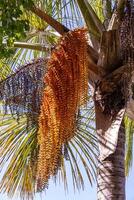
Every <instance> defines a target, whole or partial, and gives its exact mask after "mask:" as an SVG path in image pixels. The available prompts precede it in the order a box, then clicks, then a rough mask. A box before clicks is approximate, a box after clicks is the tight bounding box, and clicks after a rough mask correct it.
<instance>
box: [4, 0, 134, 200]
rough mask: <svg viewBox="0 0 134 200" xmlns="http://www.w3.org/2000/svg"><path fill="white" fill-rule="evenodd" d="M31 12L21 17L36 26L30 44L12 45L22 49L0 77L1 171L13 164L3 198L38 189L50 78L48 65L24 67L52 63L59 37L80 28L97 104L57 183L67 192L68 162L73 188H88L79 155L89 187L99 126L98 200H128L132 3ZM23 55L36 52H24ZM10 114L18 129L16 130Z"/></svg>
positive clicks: (44, 7) (41, 5)
mask: <svg viewBox="0 0 134 200" xmlns="http://www.w3.org/2000/svg"><path fill="white" fill-rule="evenodd" d="M27 10H30V12H31V13H30V16H31V18H30V17H29V11H28V13H27V12H26V14H25V15H24V14H23V18H25V19H30V20H31V21H30V22H29V23H30V24H31V27H32V28H31V30H30V32H29V33H28V34H27V37H26V39H25V42H22V41H21V42H15V43H14V47H19V49H17V50H16V51H15V54H14V57H13V59H8V60H6V63H8V65H6V66H7V67H6V68H4V72H2V73H1V74H2V75H1V79H2V81H1V84H0V93H1V100H2V101H3V102H2V104H4V105H5V109H4V110H5V111H6V113H5V118H4V121H3V122H2V123H3V124H2V126H4V128H3V129H2V131H1V133H2V134H1V140H0V144H1V149H2V151H1V152H2V153H1V165H3V163H5V162H6V160H7V158H10V160H11V162H10V163H9V166H8V168H7V171H6V173H5V175H4V177H3V179H2V182H1V187H0V188H1V190H5V191H6V192H8V193H9V194H10V195H11V194H13V193H14V192H15V191H16V190H17V188H19V189H20V191H21V195H22V196H25V195H26V197H27V195H28V197H29V196H31V195H32V194H33V193H34V191H36V187H37V185H36V173H37V168H38V167H37V166H38V161H37V160H38V159H37V158H38V155H39V146H38V141H37V130H38V116H39V112H40V111H39V110H40V109H39V108H40V104H41V98H42V93H43V88H44V84H43V77H44V74H45V73H47V72H46V71H47V69H46V68H45V67H44V63H46V58H45V59H39V60H36V61H35V60H34V62H32V63H31V64H25V65H23V66H21V65H22V64H23V62H24V59H27V58H28V57H32V58H38V57H39V56H43V57H44V56H45V57H46V56H49V55H50V52H51V50H52V49H53V48H55V47H54V46H55V45H56V43H57V39H58V37H59V35H57V34H56V32H58V33H59V34H61V35H63V37H64V35H67V33H68V31H69V30H70V29H74V28H76V27H79V26H81V25H82V24H83V23H84V21H85V23H86V26H87V29H88V37H89V40H90V45H89V44H88V48H87V53H88V58H87V60H88V71H89V76H88V77H89V84H90V86H91V87H92V90H91V91H90V92H89V94H90V95H92V96H93V101H92V100H91V98H90V97H89V99H90V100H89V103H88V106H89V108H88V109H85V110H83V111H81V110H80V111H79V112H78V113H77V129H76V131H75V134H74V137H73V138H72V139H71V140H69V141H68V142H66V143H65V144H64V145H63V149H62V151H63V152H62V153H61V157H60V159H61V161H60V164H59V165H60V170H59V168H58V171H56V173H55V177H56V175H57V173H58V172H59V175H61V176H62V177H63V180H64V184H65V187H67V175H66V169H65V159H66V160H68V161H69V164H70V168H71V172H72V178H73V183H74V187H77V188H78V189H79V188H80V187H83V184H84V180H83V177H82V174H81V170H80V169H79V166H78V161H77V159H76V158H75V156H74V152H77V155H78V156H79V159H80V160H81V162H82V164H83V166H84V169H85V170H86V173H87V175H88V178H89V181H90V182H92V178H93V177H94V175H95V168H96V161H95V159H96V157H97V146H96V143H97V139H96V137H95V133H94V131H93V124H94V118H95V119H96V132H97V135H98V144H99V157H98V160H99V162H98V177H97V183H98V200H105V199H108V200H110V199H122V200H124V199H125V162H124V160H125V129H126V133H127V137H126V144H127V147H128V150H127V151H126V152H127V153H126V166H127V167H126V174H128V169H129V166H130V165H131V156H130V157H129V156H128V155H129V153H130V152H131V147H132V140H131V139H132V132H133V121H132V120H133V112H132V106H133V79H132V72H133V62H134V61H133V50H134V49H133V40H132V38H133V34H134V33H133V28H132V27H133V20H132V19H133V1H125V0H124V1H120V0H118V1H109V0H104V1H93V2H92V1H91V2H90V1H87V0H83V1H81V0H77V1H64V2H63V1H54V2H53V3H52V1H46V2H45V1H35V2H34V5H33V4H32V5H31V6H30V7H29V8H27V7H25V11H27ZM47 13H48V14H49V15H48V14H47ZM36 16H38V18H37V17H36ZM54 18H55V19H54ZM79 18H80V19H81V21H80V20H79ZM32 19H34V20H35V22H36V23H35V22H34V24H33V22H32ZM48 24H49V25H50V26H51V27H52V28H54V29H55V31H56V32H55V31H54V30H52V29H50V27H49V26H48ZM63 24H64V25H63ZM40 25H41V27H43V32H42V28H41V29H40V28H39V27H40ZM45 33H46V34H45ZM44 41H45V46H44ZM29 42H33V43H34V44H29ZM39 42H40V43H42V44H41V45H40V44H39ZM35 43H36V44H35ZM3 45H5V44H3ZM91 45H92V46H91ZM21 48H27V49H33V50H34V51H29V50H25V51H22V50H21ZM96 49H98V51H97V50H96ZM38 50H40V51H41V53H39V51H38ZM31 55H32V56H31ZM47 59H48V58H47ZM16 60H17V61H16ZM3 62H5V60H4V61H3ZM17 64H19V66H18V67H16V66H17ZM16 68H17V70H16ZM7 75H8V77H7ZM39 80H40V81H39ZM20 94H21V95H20ZM33 95H34V96H33ZM22 97H23V98H22ZM29 102H30V103H29ZM93 105H94V106H95V116H94V109H93ZM9 110H10V111H9ZM11 114H12V115H13V116H14V118H17V120H18V121H19V123H16V121H15V120H16V119H14V118H12V116H11ZM126 114H127V115H128V117H130V118H131V119H129V118H128V117H127V116H126ZM2 116H3V114H2ZM16 116H17V117H16ZM123 119H124V120H123ZM11 130H13V132H11ZM90 130H91V131H90ZM24 133H27V134H26V135H24ZM17 144H18V145H17ZM92 148H94V150H93V149H92ZM5 149H6V151H5ZM81 151H82V153H83V155H82V156H81V153H80V152H81ZM131 155H132V152H131ZM31 166H34V167H33V168H32V167H31ZM47 184H48V182H45V181H44V184H41V187H37V188H38V190H42V189H44V187H47ZM11 185H12V187H11ZM109 186H110V187H109Z"/></svg>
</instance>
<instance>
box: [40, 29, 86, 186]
mask: <svg viewBox="0 0 134 200" xmlns="http://www.w3.org/2000/svg"><path fill="white" fill-rule="evenodd" d="M44 81H45V85H46V87H45V90H44V96H43V99H42V105H41V113H40V116H39V131H38V143H39V146H40V149H39V156H38V169H37V184H38V189H41V188H42V187H45V186H46V185H47V183H48V179H49V178H50V177H51V176H53V175H55V174H56V173H57V170H58V168H59V167H60V165H61V158H62V147H63V145H64V144H65V143H66V142H67V141H69V140H70V139H71V138H72V137H73V136H74V134H75V129H76V120H77V117H76V116H77V113H78V109H79V107H80V106H81V105H84V104H85V103H86V101H87V94H88V69H87V37H86V30H85V29H76V30H74V31H70V32H68V33H67V34H66V35H65V36H64V37H62V38H61V39H60V41H59V43H58V45H57V47H56V49H55V50H54V51H53V52H52V55H51V58H50V60H49V62H48V72H47V73H46V75H45V80H44Z"/></svg>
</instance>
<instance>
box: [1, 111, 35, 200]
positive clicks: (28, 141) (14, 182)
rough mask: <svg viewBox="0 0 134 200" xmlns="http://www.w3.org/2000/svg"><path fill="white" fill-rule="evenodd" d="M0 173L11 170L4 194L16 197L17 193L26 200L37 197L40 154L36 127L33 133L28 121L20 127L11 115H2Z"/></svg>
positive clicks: (3, 185)
mask: <svg viewBox="0 0 134 200" xmlns="http://www.w3.org/2000/svg"><path fill="white" fill-rule="evenodd" d="M0 119H1V122H0V170H2V169H3V166H5V165H6V166H7V167H6V170H5V172H4V176H3V177H2V180H1V182H0V191H1V192H3V191H4V192H6V193H7V194H8V195H9V196H10V197H12V196H13V195H14V194H15V193H16V192H19V193H20V196H22V197H23V198H25V199H29V198H32V197H33V194H34V193H35V174H36V163H37V160H36V159H35V155H36V154H37V151H38V146H37V141H36V140H37V137H36V127H35V125H34V124H33V125H32V126H31V127H30V128H29V129H27V125H26V120H27V119H26V117H25V116H23V117H21V119H20V120H19V123H18V122H17V121H16V120H15V119H13V118H12V116H11V115H5V117H3V116H2V115H0Z"/></svg>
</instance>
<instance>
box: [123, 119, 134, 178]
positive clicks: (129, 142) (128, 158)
mask: <svg viewBox="0 0 134 200" xmlns="http://www.w3.org/2000/svg"><path fill="white" fill-rule="evenodd" d="M124 122H125V132H126V155H125V172H126V176H128V174H129V172H130V169H131V167H132V162H133V135H134V121H132V120H131V119H130V118H128V117H127V116H125V118H124Z"/></svg>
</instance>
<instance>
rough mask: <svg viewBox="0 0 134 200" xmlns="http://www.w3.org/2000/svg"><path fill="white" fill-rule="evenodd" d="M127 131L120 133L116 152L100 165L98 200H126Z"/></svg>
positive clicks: (122, 129) (120, 131)
mask: <svg viewBox="0 0 134 200" xmlns="http://www.w3.org/2000/svg"><path fill="white" fill-rule="evenodd" d="M124 156H125V129H124V124H123V123H122V124H121V126H120V129H119V132H118V142H117V146H116V150H115V152H114V153H113V154H110V155H109V156H108V157H107V158H105V159H104V160H101V161H99V164H98V181H97V184H98V191H97V197H98V198H97V200H125V166H124Z"/></svg>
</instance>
